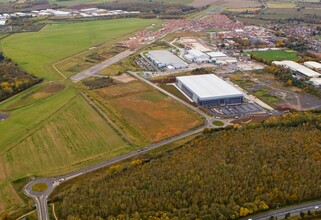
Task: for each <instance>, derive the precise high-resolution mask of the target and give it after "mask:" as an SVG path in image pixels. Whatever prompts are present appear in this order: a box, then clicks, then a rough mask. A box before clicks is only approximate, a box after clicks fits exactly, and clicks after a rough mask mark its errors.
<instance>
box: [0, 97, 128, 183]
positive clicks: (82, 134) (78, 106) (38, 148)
mask: <svg viewBox="0 0 321 220" xmlns="http://www.w3.org/2000/svg"><path fill="white" fill-rule="evenodd" d="M36 127H37V129H35V130H33V131H31V132H30V133H29V134H28V135H27V136H26V137H22V138H19V139H18V140H17V141H16V142H15V143H13V144H12V145H11V146H10V148H9V149H6V150H5V151H4V152H3V153H1V159H0V161H1V162H2V166H3V167H4V168H3V170H5V172H4V173H5V175H6V177H5V178H7V179H16V178H20V177H24V176H25V175H28V174H33V175H50V174H58V172H59V173H64V172H67V171H70V170H74V169H76V168H80V167H82V166H84V164H87V163H93V162H94V161H95V162H97V160H99V158H100V160H102V159H106V158H111V157H113V156H116V155H119V154H121V153H124V152H127V151H128V150H130V149H131V148H130V146H129V145H128V144H127V143H126V142H125V141H124V140H123V139H122V138H121V137H120V136H119V135H118V134H117V132H116V131H114V130H113V129H112V127H111V126H110V125H109V124H108V123H107V122H106V121H105V120H104V119H103V118H102V117H101V116H100V115H99V114H98V113H96V112H95V110H94V109H93V108H92V107H91V106H90V105H88V104H87V102H86V101H85V100H84V99H83V98H82V97H81V96H80V95H78V96H76V98H74V99H72V100H71V101H69V102H68V103H67V104H66V105H65V106H63V107H62V108H61V109H59V110H58V111H57V112H56V113H55V114H54V115H52V116H50V117H49V118H48V119H46V121H45V122H44V123H41V124H40V125H38V126H36Z"/></svg>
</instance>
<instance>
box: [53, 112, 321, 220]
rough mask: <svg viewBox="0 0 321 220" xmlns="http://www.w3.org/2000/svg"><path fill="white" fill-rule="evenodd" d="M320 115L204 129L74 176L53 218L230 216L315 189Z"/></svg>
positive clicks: (320, 164)
mask: <svg viewBox="0 0 321 220" xmlns="http://www.w3.org/2000/svg"><path fill="white" fill-rule="evenodd" d="M320 125H321V116H318V115H316V114H311V113H304V114H302V113H294V114H290V115H287V116H281V117H280V118H270V119H268V120H267V121H265V122H264V123H263V124H253V125H248V126H246V127H244V125H243V127H242V126H240V125H235V126H234V127H229V128H227V129H225V130H205V131H204V132H203V135H200V136H198V137H196V138H195V139H193V140H192V141H190V142H188V143H187V144H185V145H184V146H181V147H179V148H177V149H175V150H173V151H170V152H167V153H163V154H162V155H159V156H150V155H145V156H143V158H141V159H135V160H133V161H132V162H131V163H123V164H120V165H115V166H113V167H110V168H109V169H108V170H106V171H104V172H103V175H93V176H94V178H84V177H82V178H81V179H80V178H79V180H78V181H75V182H72V183H69V184H67V185H64V186H63V187H61V188H59V192H55V193H54V198H52V201H53V202H55V203H56V212H57V214H58V215H59V216H58V218H59V219H129V218H130V219H237V218H239V217H240V216H246V215H249V214H251V213H254V212H259V211H261V210H266V209H269V208H273V207H276V206H283V205H286V204H291V203H298V202H300V201H301V202H302V201H305V200H310V199H316V198H320V196H321V187H320V186H321V173H320V169H321V131H320Z"/></svg>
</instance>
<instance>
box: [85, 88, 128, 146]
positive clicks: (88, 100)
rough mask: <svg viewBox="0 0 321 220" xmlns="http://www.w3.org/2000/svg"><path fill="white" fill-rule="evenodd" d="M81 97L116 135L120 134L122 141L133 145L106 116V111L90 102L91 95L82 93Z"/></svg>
mask: <svg viewBox="0 0 321 220" xmlns="http://www.w3.org/2000/svg"><path fill="white" fill-rule="evenodd" d="M81 95H82V96H83V97H84V99H85V100H86V101H87V103H88V104H89V105H90V106H91V107H92V108H93V109H94V111H95V112H97V114H98V115H100V116H101V117H102V118H103V119H104V120H105V121H106V122H107V123H108V124H109V125H110V126H111V127H112V128H113V129H114V130H115V131H116V133H118V134H119V135H120V136H121V137H122V139H124V140H125V141H126V142H127V143H129V144H130V145H133V143H132V142H131V141H130V139H129V138H128V137H127V136H126V135H125V134H124V133H123V132H122V131H121V129H120V128H119V127H118V126H117V125H116V124H115V123H113V122H112V120H111V119H110V118H109V117H107V116H106V114H107V113H106V112H105V111H104V110H102V108H101V106H100V104H98V103H96V102H94V101H92V100H90V99H89V97H88V96H90V95H89V94H87V93H85V92H81ZM87 95H88V96H87ZM90 97H91V96H90Z"/></svg>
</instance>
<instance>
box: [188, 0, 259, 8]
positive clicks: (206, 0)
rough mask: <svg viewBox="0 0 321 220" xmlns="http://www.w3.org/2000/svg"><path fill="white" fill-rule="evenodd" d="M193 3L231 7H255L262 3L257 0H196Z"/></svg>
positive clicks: (199, 5) (194, 4) (196, 4)
mask: <svg viewBox="0 0 321 220" xmlns="http://www.w3.org/2000/svg"><path fill="white" fill-rule="evenodd" d="M191 5H192V6H195V7H201V6H205V5H217V6H227V7H229V8H253V7H259V6H260V5H261V4H260V3H259V1H257V0H194V1H193V2H192V3H191Z"/></svg>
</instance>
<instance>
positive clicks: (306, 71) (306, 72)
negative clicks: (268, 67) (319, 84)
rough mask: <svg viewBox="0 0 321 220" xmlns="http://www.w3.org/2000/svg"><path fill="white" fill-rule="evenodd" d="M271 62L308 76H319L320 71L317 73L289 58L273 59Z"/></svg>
mask: <svg viewBox="0 0 321 220" xmlns="http://www.w3.org/2000/svg"><path fill="white" fill-rule="evenodd" d="M272 64H275V65H278V66H283V67H286V68H289V69H290V70H291V71H293V72H296V73H299V74H300V75H302V76H304V77H308V78H317V77H320V76H321V74H320V73H317V72H316V71H314V70H311V69H309V68H308V67H306V66H303V65H301V64H298V63H296V62H294V61H290V60H284V61H273V62H272Z"/></svg>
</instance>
